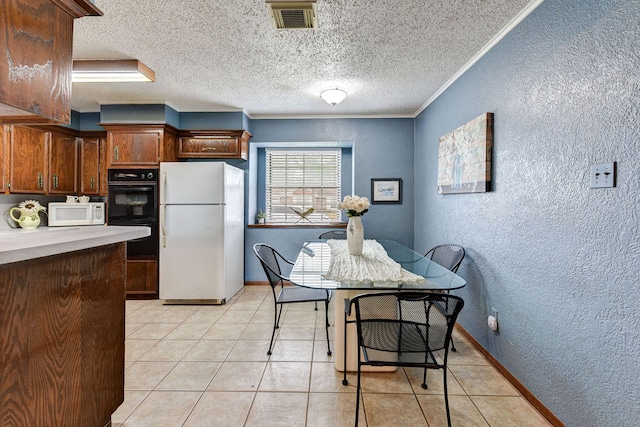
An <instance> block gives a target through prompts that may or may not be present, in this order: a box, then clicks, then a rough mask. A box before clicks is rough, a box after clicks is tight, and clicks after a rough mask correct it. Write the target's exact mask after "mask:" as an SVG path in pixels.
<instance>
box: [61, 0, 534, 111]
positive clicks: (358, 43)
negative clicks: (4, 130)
mask: <svg viewBox="0 0 640 427" xmlns="http://www.w3.org/2000/svg"><path fill="white" fill-rule="evenodd" d="M533 3H536V1H533V2H532V0H402V1H398V0H317V11H318V27H319V28H318V29H315V30H275V29H273V27H272V25H271V22H270V21H269V17H268V15H267V8H266V5H265V2H264V0H207V1H203V0H96V1H95V4H96V5H97V7H98V8H99V9H100V10H102V12H103V13H104V16H101V17H85V18H81V19H77V20H76V21H75V24H74V38H73V46H74V52H73V56H74V59H131V58H134V59H139V60H140V61H142V62H143V63H144V64H146V65H147V66H149V67H150V68H151V69H153V70H154V71H155V73H156V82H154V83H74V84H73V91H72V108H73V109H74V110H76V111H79V112H95V111H99V110H100V105H101V104H131V103H136V104H143V103H155V104H157V103H163V104H167V105H169V106H171V107H172V108H174V109H176V110H177V111H180V112H186V111H211V112H218V111H245V113H247V114H248V115H249V116H250V117H253V118H260V117H319V116H369V117H372V116H396V117H397V116H407V117H409V116H413V115H415V114H416V113H417V112H419V111H420V109H421V108H422V107H423V105H424V104H425V102H427V101H428V100H429V99H430V98H431V97H432V96H433V95H434V94H435V93H437V91H438V90H439V89H440V88H441V87H442V86H443V85H445V84H446V83H447V81H448V80H449V79H451V77H452V76H454V75H455V74H456V73H457V72H458V71H459V70H460V69H462V68H463V67H464V66H465V64H467V63H468V62H469V61H470V60H471V59H472V58H473V57H474V56H475V55H476V54H477V53H478V52H479V51H481V50H482V49H483V47H484V46H486V45H487V44H488V43H489V42H490V41H491V40H492V38H494V37H495V36H496V34H498V33H500V32H501V31H502V30H503V29H504V28H505V27H507V26H509V24H510V23H512V22H513V20H514V18H516V17H517V16H518V15H521V12H522V11H523V10H526V9H528V8H529V9H530V7H529V6H530V4H533ZM537 3H539V1H538V2H537ZM331 86H339V87H341V88H343V89H345V90H346V91H347V92H348V93H349V96H348V97H347V99H346V100H345V101H343V102H342V103H341V104H339V105H337V106H335V107H332V106H330V105H328V104H326V103H325V102H324V101H323V100H322V99H320V97H319V94H320V91H321V90H322V89H325V88H328V87H331Z"/></svg>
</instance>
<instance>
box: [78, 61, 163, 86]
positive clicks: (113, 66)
mask: <svg viewBox="0 0 640 427" xmlns="http://www.w3.org/2000/svg"><path fill="white" fill-rule="evenodd" d="M71 81H73V82H77V83H96V82H155V81H156V73H154V72H153V70H152V69H151V68H149V67H147V66H146V65H144V64H143V63H142V62H140V61H138V60H136V59H124V60H114V61H112V60H106V59H97V60H77V61H73V75H72V79H71Z"/></svg>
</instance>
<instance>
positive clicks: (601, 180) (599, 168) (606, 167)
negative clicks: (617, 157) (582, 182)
mask: <svg viewBox="0 0 640 427" xmlns="http://www.w3.org/2000/svg"><path fill="white" fill-rule="evenodd" d="M589 185H590V187H591V188H608V187H615V186H616V162H611V163H601V164H599V165H591V172H590V174H589Z"/></svg>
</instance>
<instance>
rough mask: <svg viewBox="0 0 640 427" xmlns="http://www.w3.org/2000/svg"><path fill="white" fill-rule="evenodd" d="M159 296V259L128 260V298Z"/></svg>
mask: <svg viewBox="0 0 640 427" xmlns="http://www.w3.org/2000/svg"><path fill="white" fill-rule="evenodd" d="M157 297H158V261H157V260H155V259H128V260H127V298H130V299H134V298H157Z"/></svg>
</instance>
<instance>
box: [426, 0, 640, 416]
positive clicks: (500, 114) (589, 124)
mask: <svg viewBox="0 0 640 427" xmlns="http://www.w3.org/2000/svg"><path fill="white" fill-rule="evenodd" d="M639 70H640V1H638V0H581V1H566V0H547V1H545V2H544V3H542V4H541V5H540V6H539V7H538V8H537V9H536V10H535V11H534V12H533V13H532V14H531V15H530V16H529V17H528V18H527V19H526V20H524V21H523V22H522V23H521V24H520V25H519V26H518V27H516V29H515V30H513V31H512V32H511V33H510V34H509V35H508V36H507V37H506V38H504V39H503V40H502V41H501V42H500V43H499V44H498V45H496V46H495V47H494V48H493V49H492V50H491V51H490V52H489V53H488V54H487V55H486V56H484V57H483V58H482V59H481V60H480V61H479V62H478V63H477V64H476V65H475V66H473V67H472V68H471V69H470V70H469V71H468V72H466V73H465V74H464V75H463V76H462V78H460V79H459V80H458V81H456V83H454V84H453V85H452V86H451V87H450V88H449V89H448V90H446V91H445V93H444V94H443V95H442V96H440V97H439V98H438V99H437V100H436V101H435V102H434V103H432V104H431V105H430V106H429V107H428V108H427V109H426V110H425V111H424V112H423V113H422V114H420V115H419V117H418V118H417V119H416V142H415V165H414V169H415V188H416V191H415V246H416V247H417V248H421V249H422V250H425V249H427V248H429V247H430V246H432V245H434V244H437V243H442V242H449V241H452V242H457V243H460V244H462V245H464V246H465V247H466V248H467V250H468V252H467V254H468V255H467V258H466V259H465V261H464V263H463V265H462V266H461V268H460V270H459V274H461V275H462V276H463V277H466V278H467V281H468V285H467V286H466V287H465V288H464V289H462V290H461V291H458V292H457V293H458V294H460V295H461V296H462V297H463V298H464V299H465V301H466V304H465V308H464V310H463V311H462V313H461V317H460V322H461V324H462V325H463V327H464V328H465V329H466V330H467V331H469V332H470V333H471V334H472V335H473V336H474V337H475V338H476V339H477V340H478V341H479V342H480V343H481V344H482V345H483V346H484V347H485V348H487V349H488V350H489V351H490V352H491V353H492V354H493V355H494V356H495V357H496V358H497V359H498V360H499V361H500V363H502V364H503V365H504V366H505V367H506V368H507V369H509V371H510V372H512V373H513V374H514V375H515V376H516V377H517V378H518V379H519V380H520V381H521V382H522V383H523V384H524V385H525V386H526V387H527V388H528V389H529V390H531V392H533V394H534V395H535V396H537V397H538V398H539V399H541V400H542V401H543V403H544V404H545V405H547V406H548V407H549V408H550V409H551V410H552V411H553V412H554V413H555V414H556V415H557V416H559V417H560V418H561V419H562V420H563V421H564V422H566V424H567V425H568V426H580V427H582V426H629V427H631V426H638V425H640V404H639V403H638V402H639V401H640V385H639V379H640V305H639V303H638V301H640V286H638V279H639V278H640V244H639V243H640V242H639V240H638V225H639V215H640V149H639V147H640V144H639V141H640V131H639V129H640V127H639V126H638V123H640V111H639V105H640V78H639V77H638V76H639V75H640V73H639ZM487 111H489V112H493V113H494V114H495V124H494V146H493V148H494V149H493V171H494V173H493V179H494V191H492V192H490V193H486V194H473V195H471V194H467V195H444V196H443V195H438V194H436V182H437V173H436V169H437V157H438V140H439V138H440V136H442V135H444V134H445V133H447V132H449V131H450V130H452V129H454V128H456V127H457V126H459V125H461V124H463V123H465V122H467V121H468V120H470V119H473V118H475V117H477V116H479V115H480V114H482V113H484V112H487ZM610 161H616V162H618V185H617V187H616V188H613V189H590V188H589V177H588V172H589V166H590V165H591V164H596V163H605V162H610ZM490 307H495V308H496V309H498V311H499V325H500V329H499V332H497V333H494V332H493V331H490V330H489V329H488V328H487V324H486V323H487V315H488V314H489V309H490Z"/></svg>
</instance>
